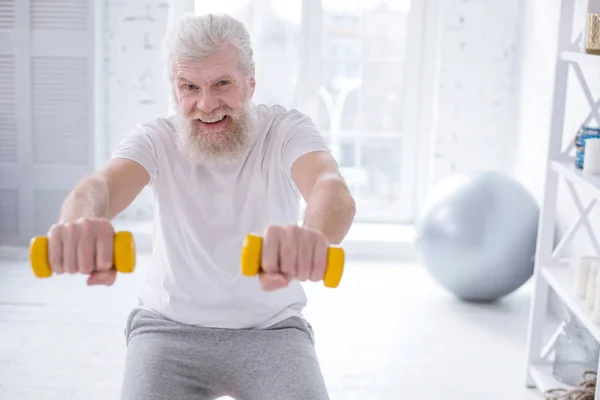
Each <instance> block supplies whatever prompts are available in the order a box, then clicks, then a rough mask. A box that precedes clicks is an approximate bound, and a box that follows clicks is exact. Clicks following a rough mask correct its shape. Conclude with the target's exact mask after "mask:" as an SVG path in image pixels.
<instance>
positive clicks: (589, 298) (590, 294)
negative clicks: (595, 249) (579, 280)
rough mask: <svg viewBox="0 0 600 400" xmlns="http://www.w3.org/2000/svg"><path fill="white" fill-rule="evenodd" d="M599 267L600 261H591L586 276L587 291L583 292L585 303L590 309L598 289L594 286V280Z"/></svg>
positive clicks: (592, 306)
mask: <svg viewBox="0 0 600 400" xmlns="http://www.w3.org/2000/svg"><path fill="white" fill-rule="evenodd" d="M599 267H600V263H598V262H596V261H593V262H592V264H591V265H590V275H589V278H588V287H587V292H586V294H585V305H586V306H587V307H588V308H589V309H590V310H592V309H593V308H594V303H595V302H596V292H597V291H598V290H597V288H596V281H597V280H598V269H599Z"/></svg>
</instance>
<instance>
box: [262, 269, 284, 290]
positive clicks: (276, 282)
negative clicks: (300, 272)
mask: <svg viewBox="0 0 600 400" xmlns="http://www.w3.org/2000/svg"><path fill="white" fill-rule="evenodd" d="M258 280H259V282H260V287H261V288H262V290H264V291H265V292H271V291H273V290H277V289H283V288H284V287H286V286H287V285H288V284H289V283H290V282H289V280H288V279H287V278H286V277H285V276H284V275H283V274H282V273H279V272H261V273H260V274H258Z"/></svg>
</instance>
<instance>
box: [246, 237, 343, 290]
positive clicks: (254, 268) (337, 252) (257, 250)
mask: <svg viewBox="0 0 600 400" xmlns="http://www.w3.org/2000/svg"><path fill="white" fill-rule="evenodd" d="M261 250H262V237H261V236H259V235H255V234H252V233H250V234H248V235H246V239H245V240H244V245H243V247H242V258H241V268H242V275H244V276H256V275H258V272H259V271H260V258H261ZM344 260H345V256H344V249H342V248H341V247H339V246H335V245H331V246H329V251H328V252H327V267H326V269H325V276H324V277H323V284H324V285H325V286H326V287H329V288H336V287H338V285H339V284H340V280H341V279H342V275H343V273H344Z"/></svg>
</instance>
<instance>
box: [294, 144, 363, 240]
mask: <svg viewBox="0 0 600 400" xmlns="http://www.w3.org/2000/svg"><path fill="white" fill-rule="evenodd" d="M291 174H292V178H293V180H294V182H295V183H296V186H297V187H298V189H299V190H300V193H302V196H303V197H304V199H305V201H306V204H307V206H306V212H305V216H304V223H303V226H305V227H308V228H312V229H316V230H318V231H320V232H321V233H323V235H325V237H326V238H327V240H328V241H329V243H332V244H339V243H341V242H342V240H343V239H344V237H345V236H346V234H347V233H348V231H349V230H350V226H351V225H352V222H353V220H354V216H355V214H356V204H355V202H354V199H353V198H352V195H351V194H350V190H349V189H348V186H347V185H346V182H345V181H344V179H343V177H342V175H341V174H340V172H339V169H338V165H337V162H336V161H335V159H334V158H333V156H332V155H331V154H329V153H327V152H324V151H314V152H311V153H308V154H305V155H303V156H301V157H300V158H298V159H297V160H296V161H295V162H294V164H293V165H292V168H291Z"/></svg>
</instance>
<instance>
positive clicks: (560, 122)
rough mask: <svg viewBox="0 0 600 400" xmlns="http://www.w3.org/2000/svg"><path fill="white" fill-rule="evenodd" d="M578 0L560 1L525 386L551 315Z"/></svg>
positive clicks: (532, 380) (529, 380)
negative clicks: (545, 270) (566, 54)
mask: <svg viewBox="0 0 600 400" xmlns="http://www.w3.org/2000/svg"><path fill="white" fill-rule="evenodd" d="M574 14H575V0H561V2H560V27H559V33H558V42H557V52H556V72H555V77H554V91H553V92H554V93H553V101H552V118H551V127H550V132H549V135H550V138H549V139H550V140H549V143H548V152H547V160H546V177H545V188H544V198H543V202H542V205H541V207H540V220H539V226H538V237H537V249H536V254H535V267H534V295H533V299H532V302H531V308H530V312H529V331H528V335H527V369H526V371H527V375H526V386H527V387H534V386H535V382H534V379H533V376H532V374H531V367H532V366H533V365H535V364H537V363H539V361H540V358H541V351H542V347H543V343H542V340H543V334H544V327H545V325H546V319H547V314H548V301H549V294H550V287H549V284H548V282H547V281H546V280H545V279H544V277H543V276H542V274H541V267H542V266H543V265H549V264H550V263H551V262H552V259H551V255H552V252H553V247H554V239H555V229H556V209H557V197H558V174H557V173H556V172H555V171H554V170H553V169H552V168H551V162H552V161H553V160H559V159H561V156H562V136H563V131H564V117H565V103H566V95H567V82H568V74H569V63H568V62H566V61H564V60H561V59H560V54H561V52H562V51H563V50H567V49H568V48H569V47H570V45H571V34H572V31H573V18H574Z"/></svg>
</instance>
